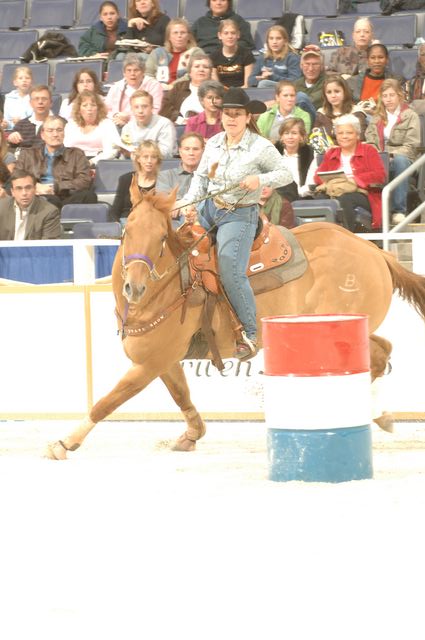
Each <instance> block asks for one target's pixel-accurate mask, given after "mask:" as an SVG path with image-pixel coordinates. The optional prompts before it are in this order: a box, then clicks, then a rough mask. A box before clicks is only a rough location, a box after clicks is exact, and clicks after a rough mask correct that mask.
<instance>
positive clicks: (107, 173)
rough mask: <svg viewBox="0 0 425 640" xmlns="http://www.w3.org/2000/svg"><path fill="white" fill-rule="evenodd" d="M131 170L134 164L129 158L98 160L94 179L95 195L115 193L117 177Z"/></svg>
mask: <svg viewBox="0 0 425 640" xmlns="http://www.w3.org/2000/svg"><path fill="white" fill-rule="evenodd" d="M133 170H134V166H133V163H132V161H131V160H99V162H98V163H97V166H96V177H95V179H94V189H95V191H96V193H97V195H98V196H100V195H103V194H108V193H112V194H115V192H116V190H117V186H118V179H119V177H120V176H122V175H123V174H124V173H128V172H129V171H133Z"/></svg>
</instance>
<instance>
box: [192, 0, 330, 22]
mask: <svg viewBox="0 0 425 640" xmlns="http://www.w3.org/2000/svg"><path fill="white" fill-rule="evenodd" d="M300 1H301V0H297V2H296V10H297V13H302V11H301V10H299V9H298V3H299V2H300ZM308 1H309V2H314V1H315V0H308ZM333 1H334V2H337V0H333ZM317 2H320V3H321V2H325V0H317ZM200 4H201V3H200ZM236 13H238V14H239V15H240V16H242V18H244V19H245V20H263V19H270V18H280V17H281V16H282V13H283V2H282V0H265V1H264V2H259V0H242V2H238V5H237V9H236ZM320 15H323V14H320Z"/></svg>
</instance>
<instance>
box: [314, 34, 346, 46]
mask: <svg viewBox="0 0 425 640" xmlns="http://www.w3.org/2000/svg"><path fill="white" fill-rule="evenodd" d="M318 39H319V45H320V46H321V47H322V48H325V47H342V46H343V44H344V42H345V36H344V33H343V32H342V31H337V30H336V29H335V31H321V32H320V33H319V35H318Z"/></svg>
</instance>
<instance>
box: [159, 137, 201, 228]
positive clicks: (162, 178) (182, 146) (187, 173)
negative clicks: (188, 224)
mask: <svg viewBox="0 0 425 640" xmlns="http://www.w3.org/2000/svg"><path fill="white" fill-rule="evenodd" d="M204 148H205V141H204V138H203V137H202V136H201V135H200V134H199V133H194V132H192V133H184V134H183V135H182V136H181V138H180V141H179V155H180V159H181V162H180V166H179V167H174V168H173V169H165V170H164V171H160V172H159V175H158V180H157V181H156V190H157V191H164V192H165V193H169V192H170V191H171V190H172V189H174V187H175V186H176V185H178V187H179V190H178V192H177V198H178V199H180V198H183V196H184V195H185V194H186V193H187V191H188V190H189V187H190V183H191V180H192V177H193V173H194V171H195V170H196V169H197V168H198V165H199V163H200V161H201V158H202V154H203V152H204ZM171 216H172V218H173V227H178V226H180V224H182V223H183V222H184V216H183V215H181V214H180V210H179V209H175V210H174V211H172V212H171Z"/></svg>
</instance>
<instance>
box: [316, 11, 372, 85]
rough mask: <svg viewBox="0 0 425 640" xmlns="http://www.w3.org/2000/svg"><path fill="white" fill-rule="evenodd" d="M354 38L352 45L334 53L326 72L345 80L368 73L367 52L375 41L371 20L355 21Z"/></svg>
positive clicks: (360, 19)
mask: <svg viewBox="0 0 425 640" xmlns="http://www.w3.org/2000/svg"><path fill="white" fill-rule="evenodd" d="M352 37H353V44H352V45H347V46H343V47H338V48H337V49H336V51H333V52H332V54H331V57H330V61H329V64H328V66H327V68H326V71H328V72H330V73H335V74H338V75H341V76H342V77H343V78H348V77H350V76H355V75H357V74H359V73H364V72H365V71H366V69H367V50H368V48H369V47H370V45H371V44H372V42H373V41H374V34H373V26H372V23H371V21H370V20H369V18H359V19H358V20H356V21H355V23H354V27H353V34H352ZM375 42H376V41H375Z"/></svg>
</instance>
